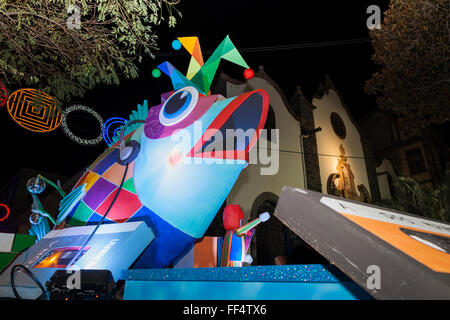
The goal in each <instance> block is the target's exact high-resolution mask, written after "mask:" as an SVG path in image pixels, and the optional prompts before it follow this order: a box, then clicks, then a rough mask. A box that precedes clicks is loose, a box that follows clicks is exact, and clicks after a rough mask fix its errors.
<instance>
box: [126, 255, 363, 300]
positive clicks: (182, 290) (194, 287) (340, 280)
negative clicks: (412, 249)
mask: <svg viewBox="0 0 450 320" xmlns="http://www.w3.org/2000/svg"><path fill="white" fill-rule="evenodd" d="M121 278H122V279H123V280H125V291H124V300H358V299H363V300H367V299H372V298H371V296H370V295H369V294H368V293H366V291H364V290H363V289H362V288H361V287H360V286H358V284H356V283H355V282H353V281H352V280H350V278H348V277H347V276H346V275H345V274H343V273H342V272H340V271H339V270H338V269H337V268H336V267H334V266H332V265H320V264H309V265H284V266H248V267H242V268H229V267H218V268H179V269H140V270H138V269H135V270H126V271H123V272H122V275H121Z"/></svg>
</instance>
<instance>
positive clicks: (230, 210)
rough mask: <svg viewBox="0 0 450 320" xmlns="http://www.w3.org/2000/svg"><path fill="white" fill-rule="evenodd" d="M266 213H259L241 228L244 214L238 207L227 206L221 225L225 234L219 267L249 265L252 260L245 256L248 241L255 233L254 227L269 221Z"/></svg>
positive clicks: (247, 255)
mask: <svg viewBox="0 0 450 320" xmlns="http://www.w3.org/2000/svg"><path fill="white" fill-rule="evenodd" d="M269 218H270V214H269V213H268V212H264V213H261V214H260V215H259V217H258V218H257V219H255V220H253V221H250V222H249V223H247V224H245V225H243V226H241V224H242V221H243V219H244V213H243V212H242V209H241V207H240V206H239V205H235V204H233V205H227V206H226V207H225V210H224V212H223V225H224V227H225V230H226V231H227V233H226V234H225V237H224V240H223V247H222V258H221V263H220V266H221V267H242V265H243V263H244V262H246V263H248V264H251V263H252V262H253V258H252V257H251V256H250V255H249V254H247V251H248V248H249V245H250V241H251V240H252V237H253V234H254V233H255V227H256V226H257V225H258V224H260V223H261V222H265V221H267V220H269Z"/></svg>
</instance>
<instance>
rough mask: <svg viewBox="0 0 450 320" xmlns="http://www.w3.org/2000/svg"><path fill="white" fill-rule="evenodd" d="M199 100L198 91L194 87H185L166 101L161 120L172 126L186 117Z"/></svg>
mask: <svg viewBox="0 0 450 320" xmlns="http://www.w3.org/2000/svg"><path fill="white" fill-rule="evenodd" d="M197 101H198V91H197V89H195V88H194V87H184V88H182V89H180V90H178V91H176V92H175V93H174V94H172V95H171V96H170V98H169V99H167V100H166V102H164V105H163V107H162V108H161V112H160V113H159V121H160V122H161V123H162V124H163V125H165V126H172V125H174V124H176V123H178V122H180V121H181V120H183V119H184V118H186V117H187V116H188V115H189V114H190V113H191V111H192V110H193V109H194V107H195V106H196V104H197Z"/></svg>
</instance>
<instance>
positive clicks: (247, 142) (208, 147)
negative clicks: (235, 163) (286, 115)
mask: <svg viewBox="0 0 450 320" xmlns="http://www.w3.org/2000/svg"><path fill="white" fill-rule="evenodd" d="M268 109H269V95H268V94H267V92H265V91H264V90H261V89H259V90H255V91H251V92H246V93H243V94H241V95H240V96H238V97H236V98H235V99H234V100H232V101H231V102H230V103H229V104H228V105H227V106H226V107H225V109H223V110H222V112H221V113H220V114H219V115H218V116H217V117H216V118H215V119H214V121H213V122H212V123H211V125H210V126H209V127H208V129H207V130H206V131H205V132H204V134H203V136H202V137H201V139H200V140H199V141H198V142H197V143H196V144H195V145H194V147H193V148H192V149H191V151H190V152H189V153H188V156H190V157H201V158H215V159H237V160H245V161H248V153H249V151H250V149H251V148H252V147H253V146H254V145H255V143H256V141H257V140H258V137H259V135H260V133H261V129H262V128H263V127H264V124H265V122H266V118H267V112H268Z"/></svg>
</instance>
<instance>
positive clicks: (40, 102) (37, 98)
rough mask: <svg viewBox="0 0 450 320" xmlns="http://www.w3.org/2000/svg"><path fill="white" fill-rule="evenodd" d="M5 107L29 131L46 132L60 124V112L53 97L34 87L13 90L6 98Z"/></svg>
mask: <svg viewBox="0 0 450 320" xmlns="http://www.w3.org/2000/svg"><path fill="white" fill-rule="evenodd" d="M7 109H8V112H9V115H10V116H11V118H12V119H13V120H14V121H15V122H17V123H18V124H19V125H20V126H21V127H23V128H25V129H27V130H30V131H34V132H48V131H52V130H55V129H56V128H58V127H59V125H60V124H61V117H62V114H61V113H60V112H59V110H58V108H57V106H56V101H55V99H53V98H52V97H51V96H49V95H48V94H46V93H45V92H42V91H39V90H36V89H20V90H17V91H14V92H13V93H12V94H11V95H10V96H9V98H8V101H7Z"/></svg>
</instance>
